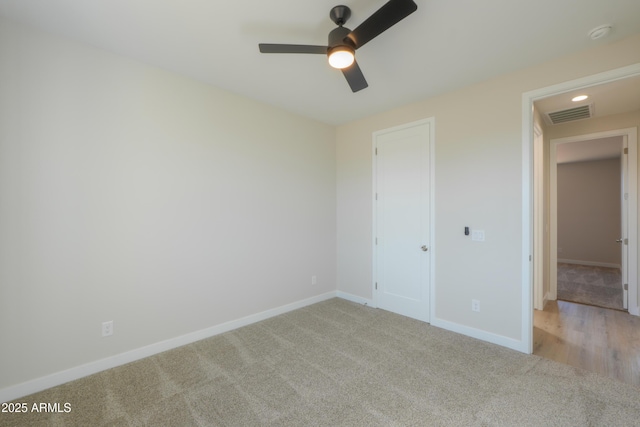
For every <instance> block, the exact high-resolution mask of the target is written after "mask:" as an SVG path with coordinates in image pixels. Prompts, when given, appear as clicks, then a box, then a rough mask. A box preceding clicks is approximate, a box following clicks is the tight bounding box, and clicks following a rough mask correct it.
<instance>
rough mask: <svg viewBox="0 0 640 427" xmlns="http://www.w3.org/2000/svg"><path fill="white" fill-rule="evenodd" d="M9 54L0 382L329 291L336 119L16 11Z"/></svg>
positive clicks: (0, 240) (1, 44)
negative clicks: (250, 94) (51, 29)
mask: <svg viewBox="0 0 640 427" xmlns="http://www.w3.org/2000/svg"><path fill="white" fill-rule="evenodd" d="M0 58H1V59H0V392H2V389H3V388H4V387H8V386H11V385H14V384H18V383H23V382H25V381H28V380H32V379H35V378H40V377H44V376H46V375H49V374H53V373H56V372H60V371H63V370H65V369H69V368H76V367H80V366H81V365H83V364H85V363H89V362H93V361H98V360H101V359H104V358H109V357H111V356H114V355H118V354H121V353H124V352H128V351H132V350H136V349H140V348H143V347H144V346H147V345H151V344H154V343H159V342H162V341H164V340H170V339H173V338H175V337H179V336H182V335H184V334H189V333H192V332H194V331H199V330H203V329H205V328H209V327H211V326H214V325H220V324H223V323H224V322H227V321H231V320H235V319H240V318H242V317H244V316H248V315H252V314H255V313H260V312H262V311H264V310H268V309H272V308H275V307H281V306H283V305H285V304H289V303H293V302H298V301H301V300H304V299H306V298H310V297H313V296H317V295H321V294H325V293H327V292H330V291H331V292H335V289H336V273H335V271H336V270H335V263H336V261H335V260H336V257H335V247H336V240H335V239H336V238H335V230H336V219H335V209H336V202H335V200H336V197H335V192H336V181H335V173H336V168H335V128H333V127H331V126H328V125H325V124H321V123H318V122H315V121H312V120H308V119H305V118H302V117H299V116H296V115H294V114H290V113H287V112H284V111H281V110H278V109H275V108H272V107H270V106H266V105H263V104H259V103H256V102H253V101H250V100H248V99H245V98H241V97H238V96H235V95H233V94H230V93H228V92H225V91H222V90H218V89H215V88H213V87H211V86H207V85H204V84H201V83H198V82H195V81H193V80H190V79H187V78H183V77H179V76H176V75H173V74H171V73H168V72H164V71H161V70H159V69H156V68H152V67H149V66H146V65H143V64H141V63H138V62H135V61H132V60H128V59H126V58H123V57H119V56H116V55H112V54H109V53H107V52H104V51H100V50H97V49H92V48H90V47H85V46H82V45H79V44H76V43H73V42H68V41H65V40H63V39H59V38H56V37H53V36H50V35H45V34H42V33H39V32H37V31H32V30H30V29H27V28H25V27H22V26H18V25H14V24H11V23H9V22H6V21H0ZM312 275H316V276H317V278H318V284H317V285H315V286H311V276H312ZM106 320H113V321H114V335H113V336H111V337H109V338H102V337H101V322H103V321H106Z"/></svg>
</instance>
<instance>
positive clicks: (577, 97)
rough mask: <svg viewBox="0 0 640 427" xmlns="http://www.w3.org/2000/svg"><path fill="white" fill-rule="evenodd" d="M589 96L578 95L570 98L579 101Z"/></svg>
mask: <svg viewBox="0 0 640 427" xmlns="http://www.w3.org/2000/svg"><path fill="white" fill-rule="evenodd" d="M588 97H589V96H587V95H578V96H576V97H575V98H571V100H572V101H573V102H579V101H584V100H585V99H587V98H588Z"/></svg>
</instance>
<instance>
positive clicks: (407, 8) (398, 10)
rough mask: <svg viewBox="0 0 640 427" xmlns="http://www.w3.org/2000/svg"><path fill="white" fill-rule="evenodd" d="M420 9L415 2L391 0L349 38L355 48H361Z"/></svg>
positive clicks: (349, 35) (348, 36)
mask: <svg viewBox="0 0 640 427" xmlns="http://www.w3.org/2000/svg"><path fill="white" fill-rule="evenodd" d="M417 9H418V5H417V4H415V3H414V2H413V0H390V1H389V2H387V3H386V4H385V5H384V6H382V7H381V8H380V9H378V10H377V11H376V12H375V13H374V14H373V15H371V16H370V17H368V18H367V19H366V20H365V21H364V22H363V23H362V24H360V25H358V27H357V28H356V29H355V30H353V31H351V32H350V33H349V34H348V35H347V38H348V39H350V41H351V42H352V43H353V44H354V46H355V48H356V49H358V48H361V47H362V46H364V45H365V44H366V43H367V42H369V41H371V40H372V39H373V38H375V37H377V36H379V35H380V34H382V33H383V32H385V31H386V30H388V29H389V28H391V27H392V26H394V25H395V24H397V23H398V22H400V21H402V20H403V19H404V18H406V17H407V16H409V15H411V14H412V13H413V12H415V11H416V10H417Z"/></svg>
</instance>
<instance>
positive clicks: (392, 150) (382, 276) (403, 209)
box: [373, 120, 433, 322]
mask: <svg viewBox="0 0 640 427" xmlns="http://www.w3.org/2000/svg"><path fill="white" fill-rule="evenodd" d="M432 125H433V123H432V122H431V121H428V120H425V121H420V122H416V123H412V124H408V125H405V126H401V127H397V128H393V129H389V130H385V131H380V132H376V133H374V141H373V142H374V150H375V153H376V154H375V156H374V157H375V161H374V163H375V164H374V191H375V200H374V203H375V206H374V254H375V255H374V281H375V283H374V298H375V302H376V305H377V306H378V307H379V308H382V309H385V310H389V311H393V312H395V313H398V314H402V315H405V316H408V317H412V318H415V319H419V320H422V321H425V322H428V321H429V316H430V287H429V284H430V269H431V259H432V248H431V234H432V233H431V200H430V195H431V183H432V178H431V168H432V167H431V165H432V162H431V158H432V154H431V143H432V142H431V135H432V133H431V128H432Z"/></svg>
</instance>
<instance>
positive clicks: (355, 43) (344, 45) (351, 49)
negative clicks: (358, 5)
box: [258, 0, 418, 92]
mask: <svg viewBox="0 0 640 427" xmlns="http://www.w3.org/2000/svg"><path fill="white" fill-rule="evenodd" d="M417 9H418V6H417V5H416V4H415V3H414V2H413V0H390V1H388V2H387V3H385V4H384V5H383V6H382V7H381V8H380V9H378V10H377V11H376V12H375V13H374V14H373V15H371V16H370V17H369V18H367V19H366V20H365V21H364V22H363V23H361V24H360V25H359V26H358V27H357V28H356V29H355V30H353V31H351V30H350V29H349V28H346V27H344V24H345V23H346V22H347V20H348V19H349V18H350V17H351V9H349V8H348V7H347V6H344V5H339V6H335V7H334V8H332V9H331V11H330V12H329V17H330V18H331V20H332V21H333V22H334V23H335V24H336V25H337V26H338V27H337V28H334V29H333V30H332V31H331V32H330V33H329V40H328V46H314V45H293V44H270V43H260V44H259V45H258V46H259V48H260V52H262V53H311V54H326V55H327V58H328V60H329V64H330V65H331V66H332V67H334V68H337V69H340V70H342V73H343V75H344V77H345V78H346V80H347V83H349V86H350V87H351V90H352V91H353V92H358V91H360V90H362V89H364V88H366V87H367V86H369V85H368V83H367V81H366V79H365V78H364V74H362V71H361V70H360V67H359V66H358V63H357V62H356V60H355V51H356V50H357V49H359V48H361V47H362V46H364V45H365V44H366V43H368V42H369V41H371V40H372V39H374V38H375V37H377V36H379V35H380V34H382V33H383V32H385V31H386V30H388V29H389V28H391V27H392V26H394V25H395V24H397V23H398V22H400V21H402V20H403V19H404V18H406V17H407V16H409V15H410V14H412V13H413V12H415V11H416V10H417Z"/></svg>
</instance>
